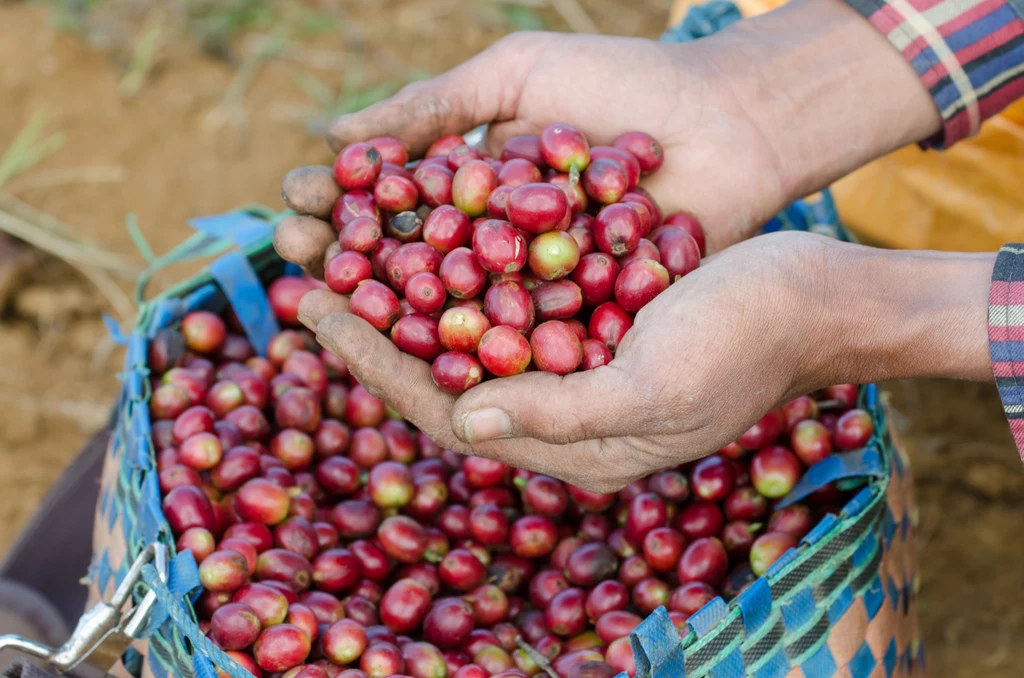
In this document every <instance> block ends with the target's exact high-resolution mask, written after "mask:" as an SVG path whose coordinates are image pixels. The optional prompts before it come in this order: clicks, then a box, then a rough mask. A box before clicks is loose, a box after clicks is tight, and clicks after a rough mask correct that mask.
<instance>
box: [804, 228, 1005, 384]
mask: <svg viewBox="0 0 1024 678" xmlns="http://www.w3.org/2000/svg"><path fill="white" fill-rule="evenodd" d="M995 259H996V255H995V254H994V253H986V254H958V253H946V252H929V251H917V252H910V251H891V250H880V249H874V248H869V247H861V246H858V245H847V244H837V245H836V247H835V249H834V251H833V256H832V257H831V260H830V266H829V270H828V273H827V280H826V282H825V284H824V290H823V294H824V295H825V297H826V299H827V301H828V303H827V306H826V308H827V309H828V311H827V313H826V314H825V315H824V317H823V318H822V322H821V328H822V334H821V339H820V345H821V346H823V347H824V348H823V350H822V352H821V353H820V355H819V359H820V362H819V369H818V371H819V372H820V374H821V380H822V382H823V383H848V382H854V383H868V382H872V381H883V380H889V379H907V378H916V377H945V378H952V379H970V380H975V381H990V380H991V379H992V362H991V358H990V354H989V337H988V327H989V319H988V308H989V288H990V285H991V280H992V271H993V266H994V265H995Z"/></svg>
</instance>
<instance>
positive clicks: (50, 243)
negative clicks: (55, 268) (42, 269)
mask: <svg viewBox="0 0 1024 678" xmlns="http://www.w3.org/2000/svg"><path fill="white" fill-rule="evenodd" d="M0 230H3V231H5V232H7V233H9V234H10V235H13V236H14V237H15V238H19V239H20V240H24V241H25V242H27V243H29V244H30V245H33V246H35V247H37V248H38V249H41V250H43V251H44V252H49V253H50V254H52V255H53V256H55V257H57V258H59V259H63V260H65V261H68V262H71V261H75V262H78V263H79V264H83V265H86V266H93V267H96V268H100V269H106V270H109V271H115V272H122V273H129V274H134V275H137V274H138V273H139V270H140V269H139V267H138V266H136V265H134V264H131V263H129V262H128V261H126V260H124V259H122V258H121V257H119V256H117V255H116V254H110V253H109V252H104V251H103V250H100V249H97V248H94V247H90V246H88V245H86V244H84V243H81V242H74V241H71V240H69V239H68V238H66V237H62V236H59V235H56V234H55V233H53V232H50V231H48V230H46V229H43V228H41V227H40V226H39V225H38V224H36V223H34V222H32V221H29V220H27V219H23V218H21V217H19V216H17V215H15V214H12V213H11V212H7V211H5V210H2V209H0Z"/></svg>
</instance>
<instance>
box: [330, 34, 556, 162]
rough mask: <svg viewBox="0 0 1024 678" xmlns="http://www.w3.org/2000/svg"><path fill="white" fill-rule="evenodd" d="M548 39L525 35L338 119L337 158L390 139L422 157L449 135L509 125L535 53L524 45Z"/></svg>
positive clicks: (334, 132)
mask: <svg viewBox="0 0 1024 678" xmlns="http://www.w3.org/2000/svg"><path fill="white" fill-rule="evenodd" d="M543 39H546V38H544V37H542V36H539V35H528V34H521V35H517V36H510V37H509V38H505V39H503V40H500V41H498V42H497V43H495V44H494V45H492V46H491V47H490V48H488V49H486V50H484V51H483V52H481V53H480V54H478V55H477V56H475V57H473V58H472V59H470V60H469V61H467V62H465V63H463V64H461V65H460V66H457V67H456V68H454V69H452V70H450V71H448V72H447V73H444V74H442V75H439V76H437V77H435V78H431V79H430V80H425V81H422V82H417V83H413V84H411V85H408V86H406V87H405V88H403V89H402V90H401V91H400V92H398V94H396V95H395V96H393V97H391V98H390V99H386V100H385V101H381V102H379V103H377V104H374V105H373V106H370V107H369V108H366V109H364V110H362V111H360V112H358V113H352V114H350V115H346V116H342V117H341V118H338V119H337V120H336V121H335V122H334V123H333V124H332V125H331V128H330V130H328V133H327V143H328V144H330V147H331V149H333V150H334V152H336V153H337V152H338V151H340V150H341V149H342V148H343V147H344V146H345V145H347V144H350V143H353V142H355V141H365V140H366V139H370V138H372V137H377V136H384V135H390V136H395V137H398V138H400V139H402V140H403V141H405V142H406V143H407V144H408V145H409V148H410V150H411V152H412V154H413V156H418V155H421V154H422V153H423V151H425V150H426V148H427V147H428V146H429V145H430V143H431V142H432V141H433V140H434V139H437V138H438V137H440V136H443V135H445V134H462V133H463V132H466V131H468V130H470V129H472V128H474V127H476V126H477V125H482V124H484V123H488V122H493V121H500V120H507V119H510V118H512V117H513V116H514V115H515V108H516V102H517V100H518V97H519V92H520V91H521V89H522V84H523V81H524V79H525V76H526V73H527V72H528V70H529V67H530V65H531V64H532V55H533V54H535V53H536V51H535V50H531V49H527V48H525V45H524V44H523V43H526V42H530V41H537V40H543Z"/></svg>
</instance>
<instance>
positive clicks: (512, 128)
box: [484, 120, 540, 158]
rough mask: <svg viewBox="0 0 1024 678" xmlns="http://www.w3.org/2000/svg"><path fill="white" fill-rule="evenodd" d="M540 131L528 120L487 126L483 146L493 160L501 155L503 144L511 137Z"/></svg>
mask: <svg viewBox="0 0 1024 678" xmlns="http://www.w3.org/2000/svg"><path fill="white" fill-rule="evenodd" d="M538 133H540V129H539V128H538V127H537V126H536V125H534V124H533V123H531V122H530V121H528V120H509V121H507V122H499V123H497V124H492V125H488V127H487V138H486V139H485V140H484V142H485V143H484V146H485V148H486V149H487V152H488V153H490V154H491V155H493V156H494V157H495V158H497V157H499V156H500V155H501V149H502V147H503V146H504V145H505V142H506V141H508V140H509V139H511V138H512V137H517V136H525V135H529V134H538Z"/></svg>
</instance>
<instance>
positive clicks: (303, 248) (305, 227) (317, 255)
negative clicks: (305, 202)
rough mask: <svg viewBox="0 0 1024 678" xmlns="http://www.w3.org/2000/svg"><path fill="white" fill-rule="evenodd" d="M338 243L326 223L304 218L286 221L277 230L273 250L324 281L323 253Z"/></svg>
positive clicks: (292, 217) (301, 216)
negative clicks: (331, 245)
mask: <svg viewBox="0 0 1024 678" xmlns="http://www.w3.org/2000/svg"><path fill="white" fill-rule="evenodd" d="M337 239H338V234H337V233H335V231H334V227H333V226H331V225H330V224H328V223H327V222H326V221H321V220H320V219H317V218H315V217H310V216H305V215H292V216H288V217H285V218H284V219H282V220H281V223H279V224H278V225H277V228H276V229H275V230H274V249H275V250H277V253H278V254H280V255H281V258H282V259H284V260H285V261H290V262H292V263H293V264H298V265H299V266H301V267H302V268H303V269H304V270H305V271H306V272H307V273H309V274H310V275H311V276H313V277H314V278H319V279H323V277H324V250H326V249H327V247H328V246H329V245H330V244H331V243H333V242H336V241H337Z"/></svg>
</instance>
